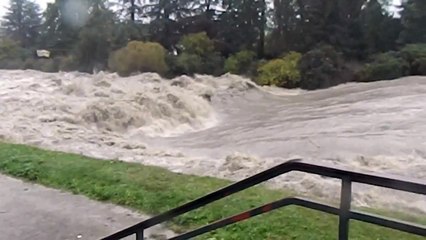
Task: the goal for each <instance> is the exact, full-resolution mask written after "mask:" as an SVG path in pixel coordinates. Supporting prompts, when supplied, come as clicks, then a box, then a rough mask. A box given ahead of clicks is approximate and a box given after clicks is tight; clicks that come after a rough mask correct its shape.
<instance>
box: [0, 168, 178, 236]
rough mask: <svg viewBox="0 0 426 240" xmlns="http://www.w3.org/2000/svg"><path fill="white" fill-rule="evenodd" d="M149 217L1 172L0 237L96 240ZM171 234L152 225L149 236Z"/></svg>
mask: <svg viewBox="0 0 426 240" xmlns="http://www.w3.org/2000/svg"><path fill="white" fill-rule="evenodd" d="M145 218H147V216H143V215H140V214H136V213H134V212H132V211H130V210H128V209H125V208H122V207H118V206H115V205H113V204H104V203H99V202H96V201H93V200H90V199H88V198H86V197H83V196H78V195H72V194H69V193H64V192H61V191H58V190H54V189H49V188H46V187H43V186H40V185H35V184H31V183H25V182H22V181H20V180H16V179H13V178H10V177H7V176H4V175H0V240H12V239H20V240H27V239H31V240H74V239H76V240H96V239H99V238H101V237H104V236H107V235H108V234H111V233H113V232H115V231H117V230H120V229H123V228H125V227H128V226H130V225H132V224H135V223H137V222H140V221H142V220H143V219H145ZM158 233H163V234H168V235H170V234H172V233H171V232H170V231H167V230H164V229H161V228H153V229H152V230H151V232H147V234H146V236H150V235H161V234H158Z"/></svg>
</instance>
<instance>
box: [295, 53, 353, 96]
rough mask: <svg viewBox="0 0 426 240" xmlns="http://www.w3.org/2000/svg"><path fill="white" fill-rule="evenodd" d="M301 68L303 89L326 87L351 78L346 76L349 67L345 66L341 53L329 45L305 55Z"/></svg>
mask: <svg viewBox="0 0 426 240" xmlns="http://www.w3.org/2000/svg"><path fill="white" fill-rule="evenodd" d="M299 69H300V73H301V80H300V87H301V88H303V89H308V90H314V89H318V88H325V87H330V86H333V85H337V84H339V83H342V82H347V81H349V80H350V79H349V77H346V76H345V75H346V73H345V71H346V70H347V69H345V67H344V64H343V60H342V57H341V54H340V53H338V52H337V51H336V50H335V49H334V48H333V47H332V46H328V45H323V46H320V47H318V48H315V49H313V50H311V51H309V52H307V53H306V54H305V55H303V56H302V59H301V60H300V64H299ZM342 76H345V77H342Z"/></svg>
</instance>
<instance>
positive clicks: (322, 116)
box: [0, 70, 426, 212]
mask: <svg viewBox="0 0 426 240" xmlns="http://www.w3.org/2000/svg"><path fill="white" fill-rule="evenodd" d="M425 103H426V77H406V78H402V79H398V80H393V81H382V82H374V83H350V84H345V85H341V86H337V87H334V88H330V89H326V90H319V91H313V92H305V91H302V90H283V89H278V88H272V87H259V86H257V85H255V84H254V83H252V82H251V81H249V80H247V79H244V78H242V77H238V76H235V75H224V76H221V77H218V78H214V77H210V76H195V77H193V78H191V77H186V76H181V77H178V78H176V79H172V80H165V79H162V78H161V77H159V76H158V75H156V74H152V73H147V74H141V75H136V76H132V77H128V78H121V77H118V76H117V75H115V74H109V73H98V74H94V75H89V74H82V73H55V74H51V73H41V72H36V71H29V70H26V71H0V122H1V124H0V139H5V140H6V141H11V142H17V143H25V144H31V145H36V146H40V147H43V148H47V149H53V150H61V151H67V152H74V153H80V154H84V155H87V156H92V157H97V158H107V159H118V160H122V161H130V162H138V163H142V164H148V165H156V166H160V167H164V168H167V169H170V170H172V171H175V172H182V173H189V174H197V175H208V176H215V177H221V178H226V179H232V180H238V179H242V178H244V177H247V176H250V175H252V174H254V173H257V172H260V171H262V170H264V169H267V168H269V167H272V166H275V165H277V164H279V163H282V162H285V161H287V160H289V159H292V158H302V159H305V160H309V161H314V162H317V163H325V164H328V165H339V166H345V167H347V168H349V169H353V170H362V171H374V172H380V173H390V174H396V175H403V176H408V177H414V178H419V179H426V104H425ZM339 184H340V183H339V182H338V181H335V180H332V179H328V178H322V177H319V176H315V175H307V174H302V173H298V172H295V173H290V174H286V175H283V176H281V177H279V178H276V179H274V180H272V181H270V182H269V183H268V185H269V186H270V187H275V188H286V189H293V190H295V191H297V192H298V193H299V194H302V195H305V194H306V195H309V196H314V197H315V198H319V199H322V200H328V201H334V200H336V199H335V198H336V196H339V186H340V185H339ZM354 189H355V194H354V202H355V204H356V205H357V206H361V207H362V206H372V207H379V208H392V209H405V210H416V211H421V212H426V198H425V197H424V196H419V195H414V194H412V195H410V194H405V193H404V194H402V193H399V192H395V191H391V190H386V189H381V188H374V187H367V186H363V185H356V186H355V187H354ZM408 203H409V204H408Z"/></svg>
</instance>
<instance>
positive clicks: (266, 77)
mask: <svg viewBox="0 0 426 240" xmlns="http://www.w3.org/2000/svg"><path fill="white" fill-rule="evenodd" d="M301 57H302V55H301V54H300V53H297V52H290V53H289V54H288V55H286V56H285V57H284V58H281V59H274V60H271V61H269V62H266V63H265V64H264V65H261V66H260V67H259V69H258V77H257V83H258V84H260V85H275V86H280V87H296V86H297V85H298V83H299V81H300V71H299V69H298V65H299V61H300V59H301Z"/></svg>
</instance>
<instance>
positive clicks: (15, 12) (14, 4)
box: [2, 0, 41, 47]
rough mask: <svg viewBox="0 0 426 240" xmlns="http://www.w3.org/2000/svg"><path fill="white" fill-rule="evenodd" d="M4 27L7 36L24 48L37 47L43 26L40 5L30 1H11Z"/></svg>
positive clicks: (3, 23)
mask: <svg viewBox="0 0 426 240" xmlns="http://www.w3.org/2000/svg"><path fill="white" fill-rule="evenodd" d="M2 25H3V27H4V28H5V32H6V34H7V35H8V36H9V37H10V38H12V39H13V40H15V41H19V42H20V43H21V45H22V46H23V47H30V46H34V45H36V43H37V40H38V37H39V30H40V25H41V14H40V7H39V5H37V4H36V3H35V2H33V1H30V0H10V1H9V7H8V8H7V13H6V15H5V16H4V18H3V21H2Z"/></svg>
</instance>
